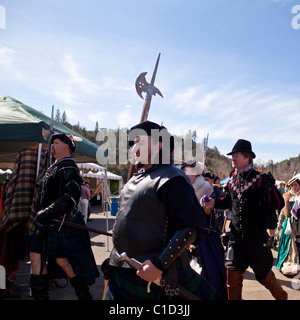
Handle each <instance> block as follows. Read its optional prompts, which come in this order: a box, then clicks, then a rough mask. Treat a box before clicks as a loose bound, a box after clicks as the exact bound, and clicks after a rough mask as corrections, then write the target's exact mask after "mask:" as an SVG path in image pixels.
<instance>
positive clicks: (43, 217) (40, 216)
mask: <svg viewBox="0 0 300 320" xmlns="http://www.w3.org/2000/svg"><path fill="white" fill-rule="evenodd" d="M35 221H36V222H37V223H39V224H45V222H46V221H47V209H45V210H40V211H39V212H38V213H37V217H36V219H35Z"/></svg>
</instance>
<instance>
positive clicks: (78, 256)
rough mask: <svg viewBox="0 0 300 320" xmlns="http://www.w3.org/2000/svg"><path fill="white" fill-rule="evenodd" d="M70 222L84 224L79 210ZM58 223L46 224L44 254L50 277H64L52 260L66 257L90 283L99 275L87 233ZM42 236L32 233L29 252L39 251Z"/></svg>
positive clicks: (75, 270) (41, 245)
mask: <svg viewBox="0 0 300 320" xmlns="http://www.w3.org/2000/svg"><path fill="white" fill-rule="evenodd" d="M72 222H74V223H76V224H81V225H85V223H84V220H83V217H82V214H81V212H80V211H78V213H77V214H76V215H75V217H74V219H73V220H72ZM58 228H59V225H48V226H47V229H46V233H45V238H44V239H45V240H46V256H47V257H48V271H49V276H50V277H52V278H61V277H65V275H64V273H63V271H62V269H61V268H59V267H58V266H57V265H55V264H54V263H53V262H54V261H55V258H67V259H68V261H69V262H70V264H71V266H72V268H73V271H74V273H75V274H78V275H80V276H81V277H82V278H83V279H84V280H85V281H86V283H87V284H89V285H91V284H93V283H94V282H95V279H96V278H97V277H98V276H99V271H98V268H97V265H96V262H95V258H94V254H93V251H92V248H91V241H90V237H89V233H88V231H86V230H79V229H74V228H71V227H68V226H62V228H61V229H60V231H58ZM42 247H43V238H42V237H41V236H38V235H34V236H33V239H32V244H31V252H37V253H41V252H42Z"/></svg>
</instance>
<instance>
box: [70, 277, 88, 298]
mask: <svg viewBox="0 0 300 320" xmlns="http://www.w3.org/2000/svg"><path fill="white" fill-rule="evenodd" d="M70 283H71V285H72V287H73V288H74V289H75V293H76V295H77V298H78V300H93V297H92V295H91V294H90V291H89V287H88V285H87V284H86V283H85V281H84V280H83V279H82V278H81V277H80V276H79V275H76V276H75V277H73V278H70Z"/></svg>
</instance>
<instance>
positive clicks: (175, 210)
mask: <svg viewBox="0 0 300 320" xmlns="http://www.w3.org/2000/svg"><path fill="white" fill-rule="evenodd" d="M137 129H138V130H137ZM153 130H158V131H159V132H163V133H164V139H162V138H161V139H159V141H156V140H155V141H154V140H153V139H152V132H153ZM131 132H138V133H139V134H138V135H136V136H134V135H131V137H134V140H132V141H129V145H130V146H131V147H132V151H133V154H134V155H135V160H136V163H135V165H136V167H137V172H136V173H134V174H133V176H132V177H131V179H130V180H129V181H128V182H127V183H126V185H125V186H124V188H123V190H122V192H121V195H120V198H119V210H118V214H117V217H116V221H115V224H114V227H113V232H112V235H113V236H112V240H113V245H114V247H113V250H112V252H111V254H110V257H109V258H108V259H107V260H105V261H104V262H103V263H102V268H101V269H102V272H103V276H104V278H105V279H106V282H107V286H106V287H105V292H104V299H106V300H143V299H152V300H153V299H158V300H170V299H192V300H200V299H201V300H208V299H212V300H227V299H229V300H241V299H242V287H243V279H244V274H245V271H246V269H247V268H248V267H249V266H250V267H251V268H252V269H253V271H254V274H255V277H256V280H257V281H259V282H260V283H261V284H262V285H263V286H265V287H266V288H267V289H268V290H269V291H270V292H271V294H272V295H273V297H274V298H275V299H278V300H286V299H287V298H288V297H287V293H286V291H284V290H283V289H282V287H281V286H280V284H279V282H278V281H277V279H276V277H275V275H274V273H273V272H272V270H271V269H272V266H273V255H272V251H271V248H274V239H276V238H277V239H278V257H277V261H276V267H277V268H278V269H279V270H280V271H281V272H282V273H284V274H286V275H291V274H295V273H299V248H300V230H299V229H300V227H299V226H298V219H299V213H298V211H299V210H298V208H299V205H300V204H299V198H298V195H299V192H300V175H296V176H295V177H293V178H292V179H291V180H290V181H289V182H288V184H287V186H288V188H289V189H288V191H285V192H282V190H279V188H277V186H276V185H275V180H274V178H273V177H272V175H271V174H270V173H269V174H265V173H262V172H259V171H257V170H255V168H254V165H253V159H254V158H255V157H256V155H255V153H254V152H253V151H252V146H251V143H250V142H249V141H247V140H243V139H239V140H238V141H237V142H236V144H235V145H234V146H233V148H232V150H231V151H230V152H229V153H228V155H231V156H232V165H233V168H234V170H233V171H232V173H231V177H230V179H229V182H228V183H227V185H226V186H221V185H220V178H219V177H217V176H215V175H214V174H213V173H212V172H210V171H208V170H207V168H206V167H205V166H204V165H203V164H202V163H200V162H198V161H195V160H190V161H186V162H185V163H183V164H182V165H181V167H180V168H178V167H176V166H174V165H173V164H172V159H173V151H174V139H173V137H172V135H171V134H169V132H168V131H167V129H166V128H165V127H163V126H160V125H158V124H156V123H154V122H151V121H146V122H143V123H140V124H138V125H136V126H134V127H133V128H131ZM141 132H142V133H141ZM166 137H167V139H165V138H166ZM166 141H168V146H167V147H166V146H165V144H166ZM75 147H76V145H75V143H74V141H73V140H72V137H68V136H66V135H63V134H58V135H54V136H53V137H52V154H53V156H54V157H55V159H56V161H55V163H54V164H53V165H52V166H50V168H49V169H48V170H47V172H46V174H45V176H44V179H43V181H42V184H41V193H40V198H39V201H38V203H37V204H36V207H37V209H36V211H37V218H36V227H35V228H36V229H35V237H34V241H33V244H32V248H31V261H32V266H33V268H32V270H33V274H32V276H31V280H30V285H31V289H32V294H33V297H34V298H35V299H40V300H41V299H42V300H45V299H49V286H48V280H49V277H51V276H53V274H55V273H59V272H63V273H64V274H66V275H67V277H68V278H69V279H70V283H71V284H72V286H73V287H74V289H75V292H76V294H77V296H78V299H82V300H87V299H92V297H91V295H90V293H89V288H88V286H89V285H90V284H92V283H94V281H95V278H96V277H98V276H99V273H98V270H97V267H96V264H95V259H94V257H93V253H92V251H91V245H90V241H89V236H88V233H87V231H84V230H79V229H71V228H68V227H66V226H64V221H72V222H75V223H78V224H81V225H85V224H86V219H87V211H86V205H85V204H84V203H86V202H87V201H82V202H83V203H82V204H81V205H82V206H81V212H82V214H81V212H80V210H78V204H79V202H80V198H81V199H83V198H86V199H88V197H89V196H88V194H87V192H86V190H84V188H82V187H81V182H82V181H81V178H80V175H79V171H78V168H77V167H76V165H75V163H74V160H73V159H72V158H71V156H72V153H73V152H74V150H75ZM166 149H167V152H169V159H168V160H169V162H168V163H165V162H164V161H165V155H164V156H163V152H164V151H165V150H166ZM81 189H82V191H81ZM282 193H283V195H282ZM79 206H80V205H79ZM299 212H300V211H299ZM228 214H230V216H231V217H230V225H229V228H227V229H228V230H226V223H227V219H228ZM45 239H46V240H47V241H45ZM125 253H126V254H125ZM124 254H125V256H126V259H125V258H124ZM46 257H48V259H47V260H48V264H47V266H46V264H45V262H46ZM192 260H193V261H194V262H195V261H196V264H198V268H195V267H193V268H192V263H191V261H192ZM135 261H139V262H140V263H141V265H140V266H139V267H137V265H136V264H135V263H134V262H135Z"/></svg>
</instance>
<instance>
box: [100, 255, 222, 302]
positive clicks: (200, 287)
mask: <svg viewBox="0 0 300 320" xmlns="http://www.w3.org/2000/svg"><path fill="white" fill-rule="evenodd" d="M176 269H177V273H178V283H179V284H180V285H181V286H183V287H184V288H185V289H187V290H188V291H190V292H191V293H193V294H194V295H196V296H197V297H199V299H201V300H223V298H222V297H221V296H220V294H219V293H218V292H217V290H216V289H215V288H214V287H213V286H212V285H210V283H208V282H207V280H205V279H204V278H203V277H201V276H200V275H199V274H198V273H196V272H195V271H194V270H193V269H192V268H191V267H190V266H188V267H185V268H183V267H182V265H181V262H180V260H179V259H177V260H176ZM147 285H148V282H146V281H145V280H143V279H141V278H140V277H138V276H137V275H136V270H134V269H127V268H116V267H112V268H111V277H110V281H109V285H108V290H107V291H106V295H105V300H176V299H177V300H178V296H173V297H170V296H166V295H165V294H164V290H163V289H162V288H161V287H158V286H157V285H156V284H153V283H152V284H151V288H150V289H151V291H150V293H147Z"/></svg>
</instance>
